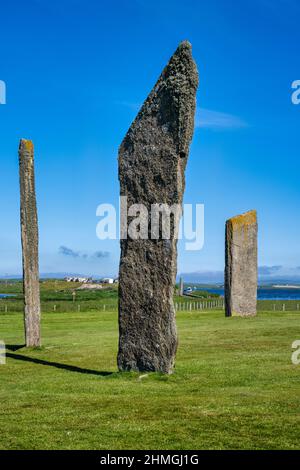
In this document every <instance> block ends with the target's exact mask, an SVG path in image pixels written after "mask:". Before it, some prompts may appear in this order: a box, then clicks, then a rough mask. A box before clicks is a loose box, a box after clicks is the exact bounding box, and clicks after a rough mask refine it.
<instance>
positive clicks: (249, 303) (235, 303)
mask: <svg viewBox="0 0 300 470" xmlns="http://www.w3.org/2000/svg"><path fill="white" fill-rule="evenodd" d="M225 238H226V240H225V314H226V316H228V317H230V316H235V315H236V316H249V315H256V302H257V217H256V211H249V212H246V213H245V214H242V215H238V216H236V217H232V218H231V219H229V220H227V222H226V234H225Z"/></svg>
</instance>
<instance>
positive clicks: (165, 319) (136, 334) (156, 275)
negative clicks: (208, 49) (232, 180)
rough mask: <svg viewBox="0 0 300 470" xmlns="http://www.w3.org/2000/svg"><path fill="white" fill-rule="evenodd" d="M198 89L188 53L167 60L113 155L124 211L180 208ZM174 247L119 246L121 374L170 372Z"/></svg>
mask: <svg viewBox="0 0 300 470" xmlns="http://www.w3.org/2000/svg"><path fill="white" fill-rule="evenodd" d="M197 86H198V74H197V69H196V65H195V63H194V61H193V59H192V54H191V45H190V44H189V43H188V42H183V43H181V44H180V45H179V47H178V49H177V50H176V52H175V53H174V55H173V56H172V57H171V59H170V61H169V63H168V65H167V66H166V68H165V69H164V70H163V72H162V75H161V76H160V78H159V80H158V82H157V83H156V85H155V86H154V88H153V90H152V92H151V93H150V95H149V96H148V98H147V99H146V101H145V103H144V105H143V106H142V108H141V110H140V112H139V114H138V115H137V117H136V119H135V121H134V122H133V124H132V125H131V127H130V129H129V131H128V133H127V135H126V136H125V139H124V140H123V142H122V144H121V146H120V149H119V180H120V189H121V196H127V198H128V206H130V205H132V204H135V203H138V204H144V205H145V206H146V207H147V209H148V210H149V211H150V206H151V204H155V203H158V204H161V203H164V204H168V205H170V206H171V205H172V204H174V203H175V204H176V203H177V204H180V205H181V204H182V197H183V192H184V186H185V177H184V172H185V167H186V163H187V158H188V153H189V144H190V141H191V139H192V135H193V129H194V113H195V95H196V90H197ZM176 271H177V240H176V237H174V231H172V233H171V237H170V239H169V240H163V239H162V238H161V237H160V238H159V239H157V240H153V239H148V240H144V239H142V240H134V239H131V238H129V237H128V238H127V239H124V240H121V260H120V275H119V332H120V337H119V352H118V367H119V369H120V370H122V371H126V370H139V371H161V372H164V373H170V372H171V371H172V368H173V365H174V360H175V354H176V349H177V333H176V323H175V310H174V305H173V293H174V286H175V279H176Z"/></svg>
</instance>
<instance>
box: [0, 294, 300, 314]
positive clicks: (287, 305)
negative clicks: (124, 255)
mask: <svg viewBox="0 0 300 470" xmlns="http://www.w3.org/2000/svg"><path fill="white" fill-rule="evenodd" d="M224 306H225V305H224V298H220V299H210V300H203V299H202V300H199V301H198V300H194V299H193V301H185V302H175V303H174V308H175V311H176V312H190V313H192V312H195V311H197V312H200V311H206V310H224ZM117 310H118V304H117V303H107V304H103V303H102V302H101V303H97V302H91V301H86V302H85V301H80V302H72V300H71V301H69V302H68V301H62V302H61V303H60V302H56V303H54V302H51V301H50V302H47V301H46V302H45V301H44V302H41V311H42V312H44V313H51V312H53V313H68V312H70V313H76V312H77V313H84V312H93V311H94V312H115V311H117ZM257 310H258V311H265V312H267V311H273V312H284V313H288V312H289V311H293V312H295V311H297V312H299V310H300V303H297V302H295V301H287V302H282V301H280V300H275V301H263V300H260V301H258V304H257ZM17 312H23V303H22V302H21V301H20V302H17V303H15V302H13V301H9V302H7V303H4V302H3V300H1V301H0V313H17Z"/></svg>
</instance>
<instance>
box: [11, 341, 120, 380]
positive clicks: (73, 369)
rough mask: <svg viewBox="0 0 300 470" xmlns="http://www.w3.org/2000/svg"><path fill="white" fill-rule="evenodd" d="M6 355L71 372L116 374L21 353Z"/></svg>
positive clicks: (103, 374) (105, 375)
mask: <svg viewBox="0 0 300 470" xmlns="http://www.w3.org/2000/svg"><path fill="white" fill-rule="evenodd" d="M12 347H15V348H16V349H12ZM22 347H23V346H19V347H16V346H6V349H10V348H11V349H10V350H11V351H17V350H18V349H21V348H22ZM6 357H10V358H11V359H15V360H17V361H24V362H32V363H34V364H39V365H42V366H50V367H56V368H57V369H63V370H67V371H69V372H79V373H80V374H89V375H100V376H102V377H107V376H109V375H113V374H114V372H108V371H99V370H93V369H83V368H81V367H77V366H70V365H68V364H60V363H59V362H51V361H45V360H44V359H36V358H34V357H28V356H22V355H21V354H12V353H9V352H7V353H6Z"/></svg>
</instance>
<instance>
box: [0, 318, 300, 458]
mask: <svg viewBox="0 0 300 470" xmlns="http://www.w3.org/2000/svg"><path fill="white" fill-rule="evenodd" d="M223 315H224V314H223V313H222V312H220V311H218V312H212V311H210V312H207V313H204V312H201V313H197V312H193V313H185V312H183V313H182V312H180V313H178V315H177V323H178V330H179V339H180V345H179V349H178V354H177V361H176V370H175V373H174V374H173V375H171V376H163V375H160V374H155V373H152V374H146V375H145V374H141V375H142V376H141V377H140V376H139V375H138V374H135V373H123V374H122V373H118V372H117V369H116V353H117V339H118V333H117V316H116V312H89V313H80V314H79V313H65V314H60V313H48V314H44V315H43V323H42V331H43V347H42V348H40V349H31V350H30V349H25V348H21V349H17V348H16V347H15V346H16V345H19V346H20V345H22V344H23V341H24V340H23V319H22V315H21V314H18V313H14V314H13V313H8V314H6V315H3V314H1V315H0V339H2V340H4V341H5V343H6V345H7V346H8V349H7V352H8V357H7V364H6V365H0V400H1V405H0V426H1V427H0V429H1V438H0V448H1V449H245V448H247V449H283V448H286V449H296V448H299V447H300V366H295V365H292V363H291V353H292V350H291V344H292V342H293V341H294V340H295V339H300V314H299V313H297V312H286V313H280V312H278V313H273V312H269V313H260V314H259V315H258V316H257V317H256V318H250V319H240V318H228V319H226V318H224V316H223ZM13 345H14V346H13Z"/></svg>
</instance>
